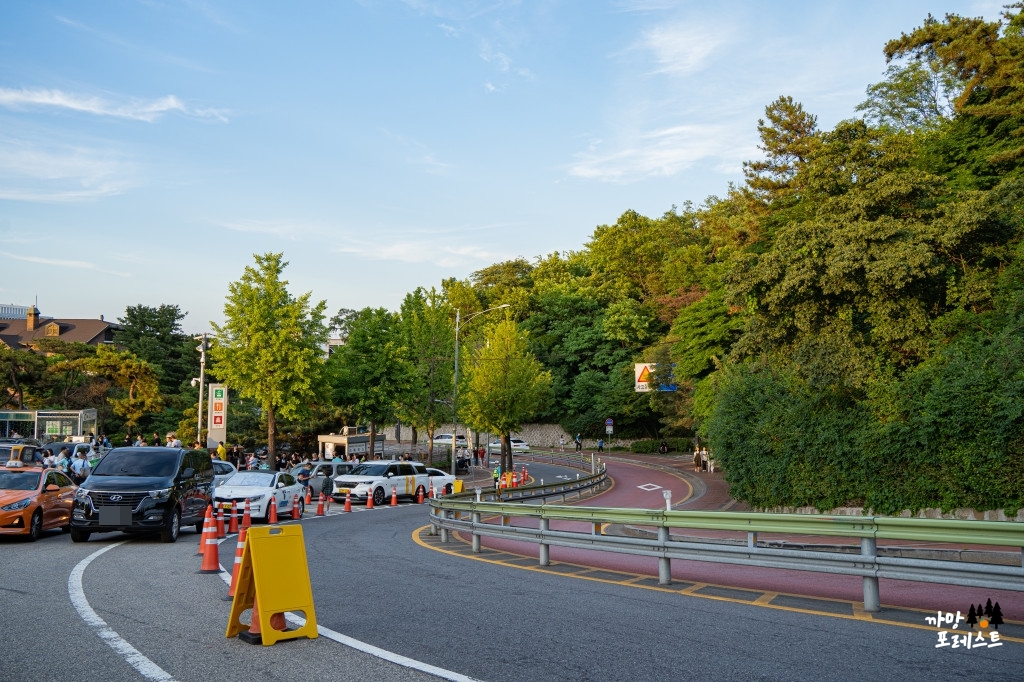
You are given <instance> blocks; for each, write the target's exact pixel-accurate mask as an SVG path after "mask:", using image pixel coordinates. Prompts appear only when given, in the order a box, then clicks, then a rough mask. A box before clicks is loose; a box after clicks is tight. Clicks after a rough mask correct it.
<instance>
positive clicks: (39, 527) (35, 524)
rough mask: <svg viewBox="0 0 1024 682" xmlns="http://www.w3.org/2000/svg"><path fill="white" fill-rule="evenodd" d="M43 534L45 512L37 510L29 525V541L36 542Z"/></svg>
mask: <svg viewBox="0 0 1024 682" xmlns="http://www.w3.org/2000/svg"><path fill="white" fill-rule="evenodd" d="M42 534H43V511H42V510H41V509H36V513H35V514H33V515H32V520H31V521H29V523H28V541H29V542H35V541H36V540H38V539H39V536H40V535H42Z"/></svg>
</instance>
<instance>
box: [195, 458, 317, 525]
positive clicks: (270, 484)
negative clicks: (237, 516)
mask: <svg viewBox="0 0 1024 682" xmlns="http://www.w3.org/2000/svg"><path fill="white" fill-rule="evenodd" d="M305 493H306V491H305V490H303V488H302V484H301V483H299V482H298V481H297V480H296V479H295V477H294V476H292V475H291V474H289V473H287V472H284V471H269V470H267V471H239V472H238V473H236V474H235V475H234V476H232V477H231V478H229V479H228V480H227V481H225V482H224V484H223V485H221V486H220V487H218V488H217V490H216V492H215V493H214V502H215V503H217V504H219V503H222V502H232V503H234V502H240V503H242V505H243V507H244V505H245V501H246V500H249V515H250V516H251V517H252V518H254V519H262V520H263V521H269V520H270V507H271V505H277V514H278V516H283V515H284V514H290V513H291V511H292V506H293V505H294V504H295V497H296V495H297V496H298V507H299V513H300V514H302V513H303V512H304V511H305V509H306V505H305V502H304V500H303V499H302V498H303V496H304V495H305Z"/></svg>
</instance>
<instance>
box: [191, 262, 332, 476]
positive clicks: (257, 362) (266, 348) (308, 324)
mask: <svg viewBox="0 0 1024 682" xmlns="http://www.w3.org/2000/svg"><path fill="white" fill-rule="evenodd" d="M283 255H284V254H281V253H265V254H262V255H259V254H255V255H254V256H253V257H254V258H255V261H256V264H255V267H254V266H246V268H245V271H244V272H243V273H242V277H241V279H239V280H238V281H237V282H232V283H231V284H230V285H229V293H228V295H227V298H226V300H225V303H224V320H225V322H224V325H223V326H222V325H218V324H216V323H214V322H211V323H210V326H211V327H213V330H214V332H215V334H216V339H215V340H214V343H213V347H212V348H211V350H210V355H211V356H212V358H213V368H212V371H213V373H214V374H215V375H216V376H217V377H218V378H219V379H221V380H222V381H225V382H226V383H227V384H228V385H229V386H230V387H232V388H233V389H235V390H237V391H238V392H239V394H240V395H241V396H242V397H245V398H252V399H253V401H254V402H256V403H257V404H258V405H259V406H260V407H261V408H262V409H263V412H264V414H265V415H266V417H267V451H268V456H267V459H268V460H269V461H268V463H269V464H270V465H271V466H272V467H273V466H274V454H275V446H276V436H277V418H278V417H279V416H281V417H285V418H292V417H297V416H299V415H301V414H303V413H304V412H305V411H306V409H307V408H308V406H309V405H310V404H311V403H315V402H317V401H319V400H320V398H321V396H322V395H323V392H324V387H325V384H324V378H325V372H324V345H325V344H326V343H327V327H326V326H325V324H324V310H325V309H326V308H327V303H326V302H325V301H320V302H319V303H316V304H315V305H313V304H311V301H310V299H311V293H310V292H306V293H305V294H302V295H301V296H299V297H298V298H296V297H294V296H292V295H291V294H290V293H289V292H288V288H287V287H288V282H287V281H286V280H283V279H281V274H282V273H283V271H284V269H285V268H286V267H287V265H288V263H286V262H284V260H283Z"/></svg>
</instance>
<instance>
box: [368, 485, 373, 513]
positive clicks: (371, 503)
mask: <svg viewBox="0 0 1024 682" xmlns="http://www.w3.org/2000/svg"><path fill="white" fill-rule="evenodd" d="M366 508H367V509H373V488H370V489H369V490H367V491H366Z"/></svg>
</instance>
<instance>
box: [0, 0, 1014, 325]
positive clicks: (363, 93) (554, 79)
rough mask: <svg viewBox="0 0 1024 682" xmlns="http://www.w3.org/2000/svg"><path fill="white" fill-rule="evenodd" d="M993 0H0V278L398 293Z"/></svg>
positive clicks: (524, 239) (693, 160)
mask: <svg viewBox="0 0 1024 682" xmlns="http://www.w3.org/2000/svg"><path fill="white" fill-rule="evenodd" d="M1000 4H1001V3H1000V2H998V0H997V1H996V2H990V1H987V0H986V1H984V2H979V1H960V2H957V1H954V0H931V1H930V2H920V1H917V0H901V1H900V2H892V1H891V0H890V1H887V2H876V1H857V2H853V1H849V2H827V1H825V2H823V1H820V0H819V1H816V2H781V1H776V2H717V3H707V2H670V1H667V0H666V1H660V0H608V1H605V2H598V1H597V0H594V1H583V0H579V1H577V2H545V1H542V0H537V1H525V2H504V1H502V0H492V1H484V0H481V1H474V0H469V1H466V2H454V1H452V2H445V1H438V2H432V1H429V0H406V1H404V2H401V1H398V0H395V1H381V2H370V1H368V0H367V1H364V2H355V1H353V2H345V1H344V0H335V1H331V2H315V1H309V2H302V3H282V2H258V1H255V0H247V1H246V2H224V3H219V2H204V1H202V0H109V1H107V2H103V3H82V2H60V1H55V2H21V1H18V0H4V2H2V3H0V273H2V278H0V303H14V304H19V305H29V304H32V303H34V302H35V301H36V300H38V306H39V309H40V311H41V312H42V313H43V315H46V316H53V317H70V318H75V317H82V318H96V317H99V316H100V315H104V316H105V318H106V319H108V320H110V319H116V318H117V317H120V316H123V315H124V310H125V308H126V307H127V306H130V305H138V304H144V305H148V306H158V305H160V304H165V303H166V304H174V305H178V306H179V307H180V308H181V310H182V311H185V312H187V313H188V315H187V317H186V318H185V321H184V323H183V326H184V328H185V330H186V331H188V332H193V333H199V332H202V331H207V330H208V329H209V328H210V327H209V322H210V321H211V320H212V321H215V322H220V321H222V319H223V307H224V298H225V295H226V294H227V292H228V285H229V283H230V282H232V281H234V280H237V279H238V278H239V277H240V276H241V275H242V272H243V270H244V268H245V267H246V266H247V265H250V264H252V263H253V254H256V253H266V252H271V251H273V252H278V251H280V252H284V256H285V260H287V261H288V262H289V266H288V268H287V269H286V271H285V278H286V279H287V280H288V281H289V283H290V284H289V290H290V291H291V292H292V293H293V294H294V295H299V294H302V293H305V292H307V291H311V292H312V294H313V298H314V299H315V300H321V299H322V300H326V301H327V305H328V314H331V313H332V312H333V311H335V310H337V309H338V308H341V307H345V308H356V309H358V308H362V307H365V306H375V307H376V306H383V307H386V308H389V309H392V310H394V309H397V308H398V306H399V304H400V303H401V300H402V298H403V297H404V296H405V294H406V293H407V292H409V291H412V290H413V289H415V288H416V287H418V286H424V287H428V288H429V287H431V286H437V287H440V282H441V280H442V279H444V278H447V277H458V278H465V277H467V276H469V275H470V274H471V273H472V272H474V271H476V270H479V269H481V268H483V267H486V266H488V265H490V264H492V263H495V262H499V261H503V260H507V259H512V258H517V257H525V258H527V259H533V258H535V257H537V256H540V255H545V254H549V253H552V252H566V251H570V250H578V249H580V248H582V247H583V246H584V245H585V244H586V242H587V240H588V239H589V237H590V235H591V234H592V232H593V230H594V228H595V227H597V226H598V225H602V224H611V223H614V222H615V221H616V219H617V218H618V217H619V216H620V215H621V214H622V213H624V212H625V211H627V210H630V209H632V210H635V211H638V212H640V213H642V214H645V215H649V216H659V215H662V214H663V213H665V212H666V211H668V210H671V209H672V207H673V206H681V205H683V204H684V203H685V202H687V201H692V202H694V203H696V204H699V203H701V202H702V201H704V200H705V198H706V197H708V196H709V195H723V194H724V193H725V192H726V191H727V189H728V185H729V183H730V182H740V181H742V163H743V161H744V160H750V159H755V158H758V155H759V152H758V149H757V131H756V126H757V120H758V118H759V117H762V116H763V115H764V107H765V106H766V105H767V104H768V103H770V102H771V101H772V100H774V99H776V98H777V97H779V96H780V95H790V96H792V97H794V98H795V99H797V100H798V101H800V102H802V103H803V105H804V107H805V108H806V109H807V110H808V111H810V112H811V113H813V114H815V115H817V116H818V122H819V126H820V127H821V128H823V129H829V128H831V127H832V126H834V125H835V123H836V122H838V121H840V120H843V119H846V118H850V117H853V116H854V115H855V109H854V108H855V107H856V105H857V104H858V103H860V102H862V101H863V100H864V97H865V95H864V92H865V88H866V87H867V86H868V85H869V84H871V83H874V82H878V81H879V80H881V79H882V76H883V74H884V71H885V66H886V65H885V59H884V55H883V53H882V48H883V46H884V44H885V42H886V41H887V40H889V39H892V38H896V37H898V36H899V35H900V34H901V33H902V32H909V31H912V30H913V29H914V28H916V27H917V26H919V25H920V24H921V23H922V21H923V20H924V19H925V17H926V16H927V15H928V14H929V13H930V14H932V15H934V16H937V17H941V16H943V15H944V14H946V13H955V14H960V15H964V16H984V17H986V18H987V19H990V20H992V19H995V18H997V17H998V16H999V11H1000V9H999V7H1000Z"/></svg>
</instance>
